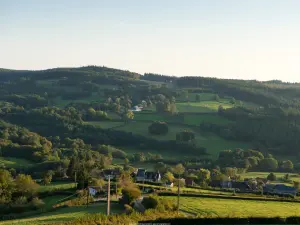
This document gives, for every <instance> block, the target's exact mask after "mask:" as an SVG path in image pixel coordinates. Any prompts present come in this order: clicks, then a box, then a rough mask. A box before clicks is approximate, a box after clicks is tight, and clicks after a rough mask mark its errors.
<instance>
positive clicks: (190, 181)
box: [185, 177, 195, 186]
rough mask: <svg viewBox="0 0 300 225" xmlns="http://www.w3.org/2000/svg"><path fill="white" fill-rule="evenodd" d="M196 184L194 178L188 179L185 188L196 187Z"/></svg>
mask: <svg viewBox="0 0 300 225" xmlns="http://www.w3.org/2000/svg"><path fill="white" fill-rule="evenodd" d="M194 184H195V182H194V180H193V179H192V178H189V177H188V178H186V179H185V186H194Z"/></svg>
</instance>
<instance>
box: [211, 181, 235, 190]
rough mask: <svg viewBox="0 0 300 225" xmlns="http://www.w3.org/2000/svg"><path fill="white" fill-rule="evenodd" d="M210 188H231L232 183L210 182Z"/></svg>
mask: <svg viewBox="0 0 300 225" xmlns="http://www.w3.org/2000/svg"><path fill="white" fill-rule="evenodd" d="M210 186H211V187H218V188H231V187H232V182H231V181H222V180H212V181H211V182H210Z"/></svg>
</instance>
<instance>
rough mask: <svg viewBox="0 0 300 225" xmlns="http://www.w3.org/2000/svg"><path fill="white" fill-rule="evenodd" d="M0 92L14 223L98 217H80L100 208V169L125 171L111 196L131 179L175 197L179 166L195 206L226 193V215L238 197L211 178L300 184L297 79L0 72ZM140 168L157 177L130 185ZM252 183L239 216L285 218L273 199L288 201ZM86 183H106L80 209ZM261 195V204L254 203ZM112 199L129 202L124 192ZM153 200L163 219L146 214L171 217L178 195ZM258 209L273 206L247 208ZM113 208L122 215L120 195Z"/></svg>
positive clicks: (7, 204)
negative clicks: (171, 185) (266, 194)
mask: <svg viewBox="0 0 300 225" xmlns="http://www.w3.org/2000/svg"><path fill="white" fill-rule="evenodd" d="M0 87H1V89H0V180H1V182H2V183H1V184H0V185H2V186H1V187H2V188H3V190H4V191H3V192H1V193H0V195H1V196H0V200H1V201H0V209H1V210H0V211H1V213H0V215H1V216H4V217H3V218H6V217H5V216H8V218H16V219H17V218H23V217H26V219H24V220H20V221H22V223H23V222H24V223H27V222H29V223H31V222H32V221H31V219H30V217H32V218H34V219H37V222H36V224H39V223H40V222H41V223H42V222H43V221H47V222H49V223H50V222H51V221H52V220H53V218H54V216H56V215H57V216H59V218H57V219H56V221H57V222H62V223H63V222H64V221H72V220H73V219H72V218H74V217H77V216H78V217H80V218H81V217H82V219H83V220H84V221H85V220H87V221H89V220H93V218H97V216H98V215H95V216H94V217H91V218H85V213H86V212H87V213H89V215H90V216H92V214H93V213H96V212H99V210H100V212H105V206H106V205H105V203H103V199H104V198H105V190H103V189H102V188H103V187H104V186H105V185H106V184H107V183H106V181H105V180H104V178H105V176H104V178H103V173H104V172H103V171H107V170H109V171H110V170H116V171H119V172H120V175H119V177H118V178H117V179H116V180H113V181H112V182H113V184H112V186H114V185H116V189H114V188H112V191H113V192H114V193H115V197H114V198H115V199H114V201H116V200H117V199H118V194H120V195H121V194H122V195H123V196H124V195H126V194H124V193H125V192H123V191H124V190H126V188H127V187H128V186H129V187H130V188H132V189H133V191H134V192H136V193H137V195H138V194H139V193H140V192H141V191H142V192H143V195H144V196H146V197H147V196H148V193H147V192H145V189H146V188H150V190H152V191H154V190H158V191H159V192H166V191H167V193H165V194H166V195H168V194H170V192H171V193H173V194H174V193H175V192H177V188H175V187H174V188H167V187H165V186H164V185H165V183H166V182H168V181H169V182H171V181H172V182H173V181H174V182H177V181H178V183H179V182H180V180H179V179H178V178H179V174H180V173H181V174H182V177H183V178H184V179H186V180H189V179H192V180H193V181H192V184H193V185H194V184H195V187H190V185H189V184H187V183H186V184H185V186H186V187H185V188H183V189H182V192H183V193H185V194H189V193H191V194H200V195H201V196H202V197H203V199H202V200H201V202H207V203H208V204H210V203H214V204H215V203H218V202H220V201H219V200H217V199H218V198H220V197H222V196H227V197H228V198H233V199H226V200H222V202H223V203H224V204H226V205H227V206H228V207H232V210H233V208H235V207H236V204H239V203H237V200H235V199H234V198H235V197H234V196H236V194H235V189H234V193H233V194H232V190H231V188H225V190H224V188H220V187H219V186H217V187H213V181H215V180H217V181H222V182H223V181H224V180H225V181H228V180H231V179H233V180H237V181H238V182H242V180H243V178H246V180H251V179H254V178H256V177H258V178H262V179H266V178H267V177H268V179H270V182H271V184H272V185H284V186H285V187H287V188H289V187H290V188H292V186H294V187H295V188H296V190H297V188H299V187H300V184H299V175H298V174H297V173H299V171H300V154H299V150H298V149H300V142H299V141H298V139H299V136H300V111H299V109H300V101H299V98H298V97H299V96H300V86H299V84H289V83H282V82H280V81H269V82H258V81H246V80H245V81H244V80H222V79H215V78H205V77H173V76H164V75H157V74H144V75H141V74H138V73H134V72H130V71H123V70H118V69H113V68H107V67H96V66H88V67H79V68H54V69H48V70H41V71H17V70H9V69H0ZM137 168H145V169H147V170H149V171H159V172H160V173H161V175H162V176H161V181H159V182H154V184H153V182H151V181H149V182H150V184H138V183H134V182H133V181H134V179H133V178H132V176H133V177H134V176H135V175H133V174H135V172H136V171H137ZM178 168H179V169H178ZM176 171H177V172H176ZM178 171H179V172H178ZM180 171H181V172H180ZM270 172H272V174H270ZM25 174H26V175H25ZM52 179H53V180H52ZM256 184H257V188H256V189H254V190H252V192H253V193H250V194H248V193H238V196H236V197H237V198H242V199H243V200H241V201H240V203H243V204H245V205H249V204H250V203H251V207H252V208H251V210H248V211H247V212H246V211H245V212H244V214H243V216H242V217H249V216H251V215H255V216H263V215H265V214H266V213H267V214H268V215H269V214H270V215H271V216H280V215H281V214H280V213H281V211H280V207H279V203H277V202H276V201H281V200H286V199H277V198H276V197H272V198H271V200H270V201H275V202H274V203H272V202H269V201H268V200H269V199H268V198H269V197H266V198H265V197H264V196H261V197H258V196H257V195H259V194H260V192H259V191H261V190H262V189H261V188H262V186H259V185H260V184H258V183H257V182H256ZM88 185H90V186H97V187H101V190H100V193H101V196H100V197H99V199H96V198H95V199H94V198H92V199H91V201H95V202H94V203H93V205H91V207H90V208H86V207H85V206H83V205H84V204H87V199H88V200H89V198H87V195H86V193H87V192H86V191H85V190H86V187H87V186H88ZM117 185H119V186H118V187H117ZM141 185H142V186H141ZM176 185H178V184H177V183H176ZM215 188H217V190H215ZM259 188H260V189H259ZM140 189H141V190H140ZM203 195H204V196H203ZM201 196H198V197H199V198H202V197H201ZM207 197H209V199H205V198H207ZM210 198H211V199H210ZM247 198H248V200H245V199H247ZM260 198H262V199H260ZM293 198H294V200H292V201H296V202H291V203H289V205H290V207H297V206H296V204H299V203H298V200H299V198H298V197H296V196H293ZM257 199H260V200H266V202H262V203H261V204H256V200H257ZM97 201H99V202H97ZM101 201H102V202H101ZM119 201H120V202H121V203H122V204H123V203H124V202H122V201H123V200H122V198H121V199H119ZM151 201H154V200H151ZM155 201H158V200H155ZM288 201H290V200H288ZM158 202H159V204H161V206H160V207H162V209H163V211H166V212H167V214H164V213H162V212H160V211H157V212H156V213H154V214H153V217H152V216H150V217H149V219H157V218H158V217H159V216H157V215H160V213H162V214H161V215H162V216H163V217H166V218H170V215H171V217H174V216H175V214H174V213H175V212H172V211H174V209H175V208H174V202H175V201H174V198H173V197H164V198H162V199H160V200H159V201H158ZM129 203H130V202H127V203H126V202H125V203H124V204H129ZM124 204H123V205H124ZM265 205H268V206H270V207H272V209H271V210H269V211H266V213H256V214H255V213H254V212H255V208H256V207H258V206H259V207H261V208H263V207H265ZM194 206H195V207H194ZM227 206H226V207H227ZM192 207H194V208H193V209H192ZM226 207H223V208H222V207H220V208H218V209H214V210H215V211H213V209H212V208H209V207H205V208H203V205H199V203H198V202H196V201H195V202H191V201H190V199H189V198H188V197H186V198H183V201H182V206H181V213H185V214H187V215H194V216H196V215H198V214H199V215H200V217H202V216H204V217H206V216H207V215H209V216H212V217H214V216H213V215H219V214H222V215H223V214H224V215H227V214H228V215H229V217H236V216H235V215H231V214H230V213H231V211H230V212H229V211H228V209H227V208H226ZM125 208H126V207H125ZM39 209H41V211H39ZM112 209H113V212H115V213H117V214H119V213H122V212H124V209H123V207H122V206H120V204H117V203H115V202H114V204H113V208H112ZM129 209H130V208H129ZM126 210H128V206H127V208H126ZM272 210H273V211H272ZM208 211H209V212H214V213H213V215H212V214H207V212H208ZM272 212H273V213H272ZM203 213H204V214H203ZM240 213H242V212H240ZM76 215H77V216H76ZM124 215H125V214H124ZM149 215H150V214H149ZM176 215H177V214H176ZM282 215H283V216H285V217H288V216H299V214H297V213H295V214H294V213H288V210H287V207H286V208H285V214H282ZM156 216H157V217H156ZM27 217H29V218H27ZM101 218H102V217H101ZM103 218H104V217H103ZM112 218H114V217H112ZM120 218H121V217H120ZM126 218H127V219H128V220H131V219H132V218H131V217H126ZM146 218H148V217H147V216H145V217H142V218H141V219H146ZM104 219H105V218H104ZM39 221H40V222H39ZM15 222H18V220H16V221H15ZM3 224H9V221H6V222H4V223H3Z"/></svg>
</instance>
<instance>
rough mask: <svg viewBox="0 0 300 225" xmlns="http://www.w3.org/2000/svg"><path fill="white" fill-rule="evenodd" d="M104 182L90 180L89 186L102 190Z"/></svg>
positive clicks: (101, 180)
mask: <svg viewBox="0 0 300 225" xmlns="http://www.w3.org/2000/svg"><path fill="white" fill-rule="evenodd" d="M105 183H106V182H105V181H104V180H103V179H97V178H92V180H91V183H90V184H91V185H92V186H96V187H100V188H102V187H103V186H104V185H105Z"/></svg>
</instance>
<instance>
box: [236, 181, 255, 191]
mask: <svg viewBox="0 0 300 225" xmlns="http://www.w3.org/2000/svg"><path fill="white" fill-rule="evenodd" d="M231 187H232V188H234V189H236V190H239V191H241V192H247V191H251V190H252V188H251V187H250V185H249V184H248V182H245V181H234V182H232V185H231Z"/></svg>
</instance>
